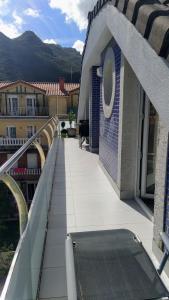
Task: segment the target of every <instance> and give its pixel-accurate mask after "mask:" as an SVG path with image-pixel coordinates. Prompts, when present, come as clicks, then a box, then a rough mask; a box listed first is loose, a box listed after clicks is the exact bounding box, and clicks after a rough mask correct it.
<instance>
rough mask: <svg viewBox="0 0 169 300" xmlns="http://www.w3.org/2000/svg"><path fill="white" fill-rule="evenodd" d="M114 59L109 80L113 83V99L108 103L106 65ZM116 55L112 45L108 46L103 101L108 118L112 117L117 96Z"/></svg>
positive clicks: (102, 90)
mask: <svg viewBox="0 0 169 300" xmlns="http://www.w3.org/2000/svg"><path fill="white" fill-rule="evenodd" d="M110 60H111V61H112V75H111V77H110V78H109V80H111V81H112V82H111V84H112V89H111V100H110V104H109V105H108V104H106V99H105V81H106V79H107V78H106V77H105V73H106V67H107V63H108V62H109V61H110ZM115 76H116V74H115V55H114V51H113V48H112V47H108V49H107V51H106V55H105V59H104V66H103V81H102V89H101V92H102V103H103V112H104V115H105V117H106V118H110V117H111V115H112V112H113V105H114V98H115V91H116V80H115Z"/></svg>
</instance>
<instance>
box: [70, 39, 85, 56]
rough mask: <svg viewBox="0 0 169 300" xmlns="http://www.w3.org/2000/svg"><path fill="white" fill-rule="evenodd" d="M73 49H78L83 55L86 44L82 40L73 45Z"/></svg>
mask: <svg viewBox="0 0 169 300" xmlns="http://www.w3.org/2000/svg"><path fill="white" fill-rule="evenodd" d="M72 48H74V49H76V50H77V51H78V52H80V54H82V52H83V48H84V43H83V42H82V41H80V40H77V41H76V42H75V43H74V44H73V46H72Z"/></svg>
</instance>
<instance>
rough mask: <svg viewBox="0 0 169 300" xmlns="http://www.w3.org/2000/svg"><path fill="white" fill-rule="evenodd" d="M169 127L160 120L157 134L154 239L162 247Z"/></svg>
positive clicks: (165, 215)
mask: <svg viewBox="0 0 169 300" xmlns="http://www.w3.org/2000/svg"><path fill="white" fill-rule="evenodd" d="M167 162H168V129H167V128H166V126H164V124H163V123H162V122H161V121H160V120H159V122H158V134H157V152H156V170H155V197H154V241H155V243H156V245H157V246H158V247H161V237H160V232H161V231H163V230H165V228H164V226H165V217H167V214H165V206H166V203H165V202H166V201H167V197H166V196H167V195H166V194H167V186H166V185H168V180H167V177H168V176H167V174H166V172H167ZM168 233H169V232H168Z"/></svg>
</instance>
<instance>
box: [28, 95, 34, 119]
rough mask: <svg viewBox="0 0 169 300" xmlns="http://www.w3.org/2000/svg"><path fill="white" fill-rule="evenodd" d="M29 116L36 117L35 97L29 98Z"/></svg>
mask: <svg viewBox="0 0 169 300" xmlns="http://www.w3.org/2000/svg"><path fill="white" fill-rule="evenodd" d="M26 100H27V115H28V116H35V115H36V98H35V96H29V97H27V99H26Z"/></svg>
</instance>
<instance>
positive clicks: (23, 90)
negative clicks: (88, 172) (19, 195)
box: [0, 79, 79, 201]
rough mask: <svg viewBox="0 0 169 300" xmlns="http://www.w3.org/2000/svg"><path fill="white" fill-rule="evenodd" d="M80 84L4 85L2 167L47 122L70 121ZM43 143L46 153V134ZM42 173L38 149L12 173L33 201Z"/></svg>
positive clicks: (0, 89)
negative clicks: (55, 120) (54, 120)
mask: <svg viewBox="0 0 169 300" xmlns="http://www.w3.org/2000/svg"><path fill="white" fill-rule="evenodd" d="M78 96H79V84H74V83H64V80H63V79H61V80H60V81H59V83H46V82H45V83H38V82H31V83H30V82H25V81H16V82H0V165H2V164H3V163H4V162H5V161H6V160H7V159H8V158H9V157H10V156H11V155H12V154H13V153H14V152H15V151H16V150H17V149H18V147H21V146H22V145H23V144H24V143H25V142H26V140H27V139H29V138H30V137H31V136H32V135H33V134H34V133H35V132H36V131H38V129H40V128H41V127H42V126H43V125H44V124H45V123H46V122H47V120H48V119H49V118H50V117H52V116H54V115H57V116H58V117H59V119H60V120H63V119H68V113H69V111H71V110H73V111H74V112H75V113H76V112H77V107H78ZM39 142H40V143H41V145H42V146H43V149H44V152H45V154H46V153H47V149H48V144H47V138H46V136H45V135H41V136H40V140H39ZM40 173H41V168H40V159H39V154H38V153H37V150H35V148H33V147H32V149H30V150H29V152H27V153H26V154H25V155H24V156H23V157H22V159H20V160H19V161H18V164H17V165H16V166H14V167H13V169H12V170H11V174H12V175H13V176H14V177H15V179H16V180H18V181H19V182H20V184H21V185H22V186H23V190H24V191H25V196H26V198H27V200H30V201H31V200H32V199H31V198H32V196H33V193H34V188H35V186H36V183H37V181H38V178H39V176H40Z"/></svg>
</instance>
